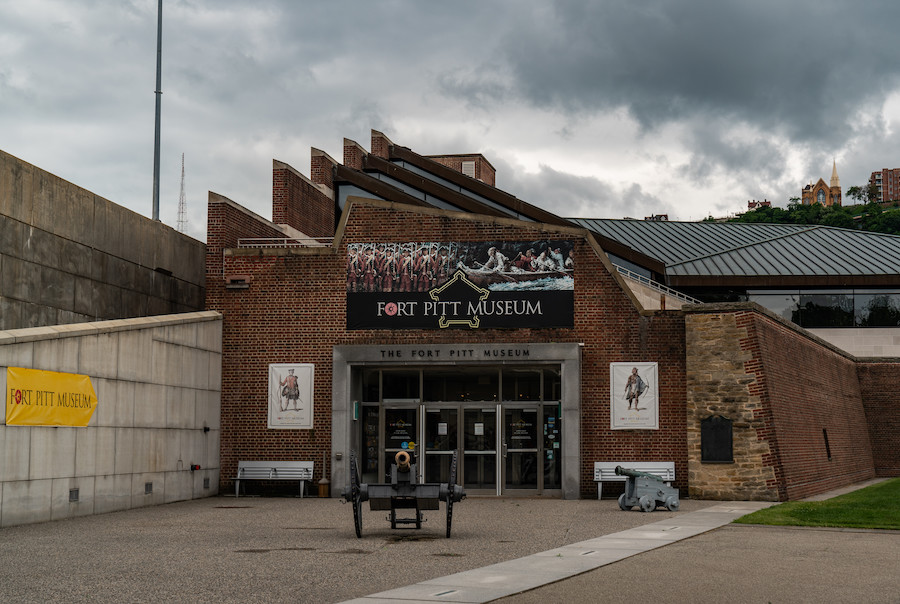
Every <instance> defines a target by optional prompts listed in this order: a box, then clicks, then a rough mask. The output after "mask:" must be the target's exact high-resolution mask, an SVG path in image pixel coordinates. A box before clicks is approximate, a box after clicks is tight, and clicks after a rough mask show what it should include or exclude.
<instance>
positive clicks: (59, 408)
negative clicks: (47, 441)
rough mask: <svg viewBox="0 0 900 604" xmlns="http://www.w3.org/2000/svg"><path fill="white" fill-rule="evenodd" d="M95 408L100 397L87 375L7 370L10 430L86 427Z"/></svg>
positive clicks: (7, 408)
mask: <svg viewBox="0 0 900 604" xmlns="http://www.w3.org/2000/svg"><path fill="white" fill-rule="evenodd" d="M96 408H97V395H96V394H95V393H94V387H93V386H92V385H91V378H89V377H88V376H86V375H78V374H76V373H60V372H58V371H42V370H40V369H23V368H22V367H7V369H6V424H7V425H9V426H87V425H88V422H89V421H91V416H92V415H94V409H96Z"/></svg>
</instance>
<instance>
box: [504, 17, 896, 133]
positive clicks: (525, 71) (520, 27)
mask: <svg viewBox="0 0 900 604" xmlns="http://www.w3.org/2000/svg"><path fill="white" fill-rule="evenodd" d="M551 6H552V8H550V9H540V8H538V9H535V10H532V11H521V12H520V13H519V18H518V21H517V27H516V28H515V30H514V31H513V32H510V33H508V34H507V38H506V40H505V42H504V44H503V49H504V54H505V56H506V58H507V60H508V62H509V64H510V66H511V69H512V73H513V74H514V80H515V85H516V89H517V91H518V92H519V93H520V94H521V95H523V96H524V97H525V98H527V99H529V100H530V101H531V102H533V103H534V104H536V105H538V106H543V107H554V108H557V109H558V110H560V111H567V112H569V111H576V112H585V111H587V112H591V111H604V110H609V109H611V108H615V107H620V106H624V107H627V108H628V110H629V112H630V113H631V114H632V115H633V116H634V118H635V119H636V120H637V121H638V122H639V123H640V124H642V126H644V127H645V128H653V127H656V126H658V125H660V124H663V123H666V122H669V121H673V120H681V119H686V118H691V117H694V116H706V117H711V118H713V119H716V118H728V119H736V120H738V121H742V122H747V123H750V124H754V125H755V126H757V127H759V128H760V129H762V130H766V131H775V132H779V133H783V134H784V135H785V136H787V137H789V138H790V139H791V140H796V141H831V142H834V141H839V140H841V139H842V138H844V137H846V136H847V135H848V133H849V131H850V128H851V124H849V123H848V118H849V117H850V116H852V115H853V113H854V111H853V110H854V108H857V107H859V106H861V105H863V104H865V103H867V102H870V101H871V100H872V99H875V98H882V97H883V96H884V95H885V94H886V93H887V92H888V91H890V90H893V89H894V88H895V87H896V86H897V82H898V75H900V64H898V63H897V62H896V60H894V58H893V56H892V55H893V51H892V50H891V48H890V45H889V44H886V43H885V40H888V39H890V38H891V36H892V34H893V29H894V24H895V23H897V22H898V20H900V5H898V4H897V3H894V2H866V3H849V2H818V1H816V2H812V1H805V2H790V3H784V2H754V3H749V2H741V1H730V2H729V1H724V2H723V1H722V0H703V1H696V0H692V1H690V2H688V1H681V2H679V1H675V2H673V1H669V0H651V1H647V2H628V3H624V2H613V1H607V2H586V3H572V2H557V3H554V4H552V5H551Z"/></svg>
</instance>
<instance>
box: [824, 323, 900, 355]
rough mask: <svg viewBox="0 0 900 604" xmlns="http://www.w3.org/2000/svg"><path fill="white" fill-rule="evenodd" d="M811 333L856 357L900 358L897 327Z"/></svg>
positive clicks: (833, 329)
mask: <svg viewBox="0 0 900 604" xmlns="http://www.w3.org/2000/svg"><path fill="white" fill-rule="evenodd" d="M809 332H810V333H811V334H813V335H816V336H818V337H820V338H822V339H823V340H825V341H826V342H828V343H829V344H833V345H835V346H837V347H838V348H840V349H841V350H846V351H847V352H849V353H850V354H852V355H853V356H855V357H895V358H896V357H900V328H897V327H859V328H856V327H840V328H832V329H810V330H809Z"/></svg>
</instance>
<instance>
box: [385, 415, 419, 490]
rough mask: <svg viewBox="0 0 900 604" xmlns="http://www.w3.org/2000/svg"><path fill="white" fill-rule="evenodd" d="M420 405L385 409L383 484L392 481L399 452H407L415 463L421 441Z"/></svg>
mask: <svg viewBox="0 0 900 604" xmlns="http://www.w3.org/2000/svg"><path fill="white" fill-rule="evenodd" d="M418 413H419V405H418V404H416V405H415V406H403V407H393V406H392V407H388V406H387V405H385V407H384V432H383V434H384V436H383V438H382V439H381V442H383V443H384V457H383V464H382V468H383V471H384V478H383V479H382V480H383V482H390V481H391V464H392V463H394V456H395V455H396V454H397V452H398V451H406V452H407V453H409V454H410V455H411V456H412V457H413V460H414V461H415V450H416V444H417V443H418V441H419V437H418V434H419V431H418V426H419V421H418Z"/></svg>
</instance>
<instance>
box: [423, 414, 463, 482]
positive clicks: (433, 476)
mask: <svg viewBox="0 0 900 604" xmlns="http://www.w3.org/2000/svg"><path fill="white" fill-rule="evenodd" d="M417 449H418V454H419V455H424V456H425V482H437V483H444V482H450V464H451V463H452V461H453V452H454V451H455V450H457V449H459V409H458V408H457V407H455V406H454V407H447V408H439V407H438V408H435V407H431V406H426V407H425V441H424V442H423V443H420V444H419V446H418V447H417ZM461 463H462V459H459V458H458V459H457V467H456V480H457V482H459V475H460V472H461V470H460V466H459V464H461Z"/></svg>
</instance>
